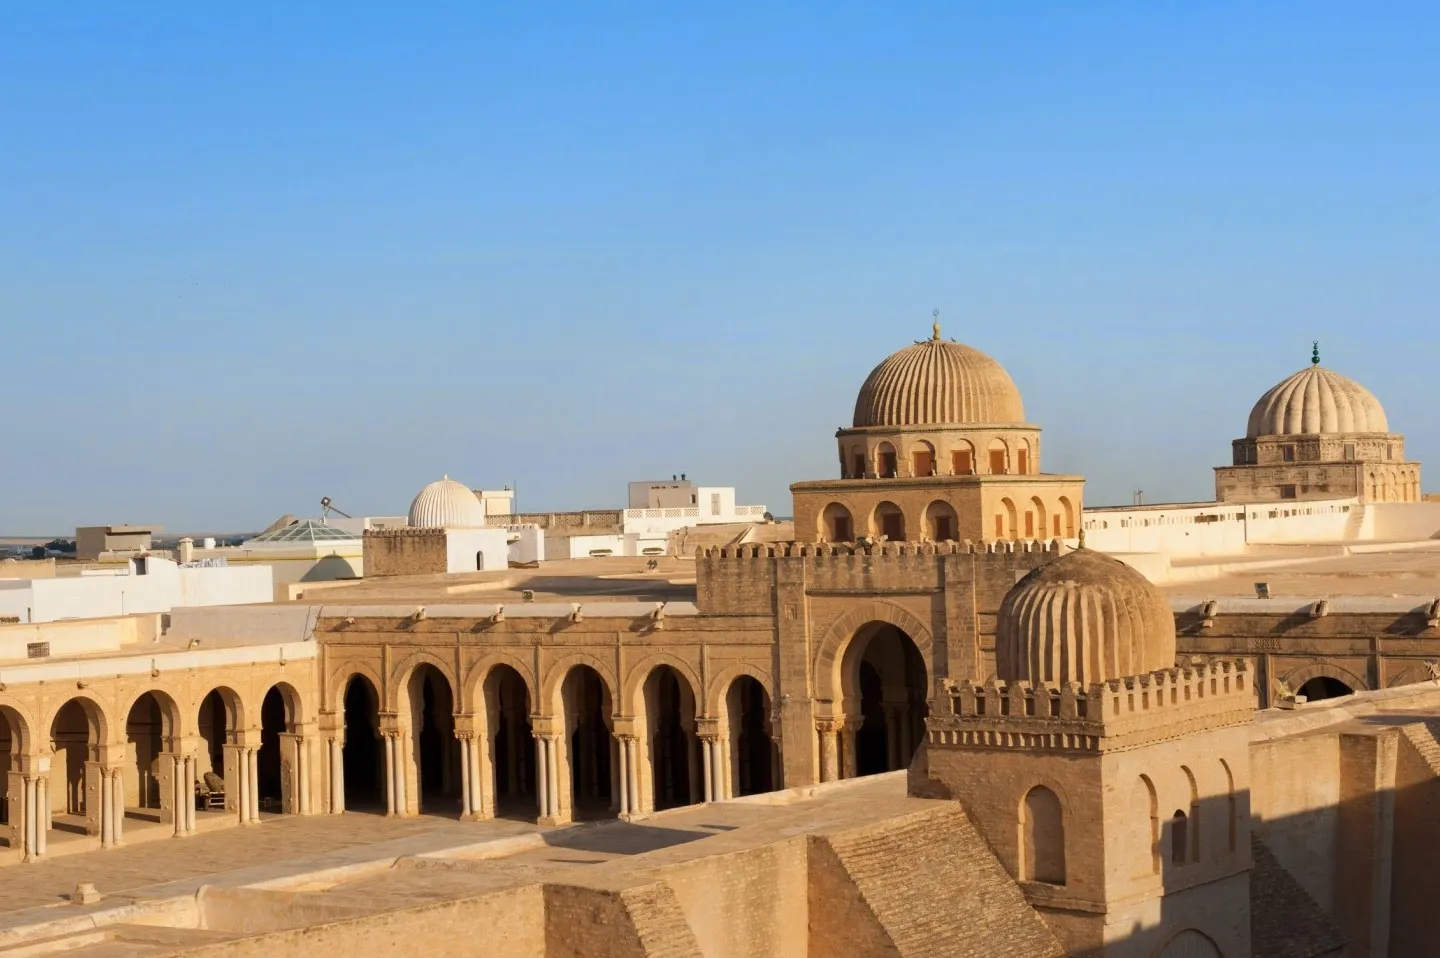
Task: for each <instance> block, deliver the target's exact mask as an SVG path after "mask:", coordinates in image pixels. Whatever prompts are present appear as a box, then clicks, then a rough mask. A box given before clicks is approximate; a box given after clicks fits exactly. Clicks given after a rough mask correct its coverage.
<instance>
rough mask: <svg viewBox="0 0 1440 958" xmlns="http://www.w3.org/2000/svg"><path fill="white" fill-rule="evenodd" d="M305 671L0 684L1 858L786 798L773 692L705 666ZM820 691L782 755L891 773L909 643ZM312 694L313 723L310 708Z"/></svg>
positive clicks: (914, 677) (905, 752)
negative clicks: (294, 827)
mask: <svg viewBox="0 0 1440 958" xmlns="http://www.w3.org/2000/svg"><path fill="white" fill-rule="evenodd" d="M331 651H333V650H331ZM317 666H318V662H316V661H315V660H313V659H307V660H303V661H300V662H291V663H290V664H289V665H288V666H286V665H284V664H279V663H276V664H268V663H267V664H266V665H265V666H260V665H258V664H254V663H249V664H245V665H236V666H233V667H229V668H225V667H211V668H197V669H194V670H187V671H185V672H183V673H181V672H179V671H178V670H177V671H176V672H174V673H171V672H162V673H160V674H156V675H150V676H148V681H147V680H145V679H142V678H139V677H130V678H128V679H127V678H125V677H123V676H122V677H117V678H112V679H111V680H109V681H100V680H96V681H94V682H87V681H84V680H82V681H79V682H77V683H75V685H74V686H69V685H65V686H58V685H57V684H56V683H38V682H37V683H33V684H32V683H25V682H7V685H6V689H5V690H4V691H3V692H0V785H3V793H0V843H3V844H5V845H8V847H9V848H10V849H11V850H14V851H15V852H17V853H19V855H20V857H22V858H23V859H24V860H26V861H33V860H37V859H41V858H44V857H45V856H46V855H47V854H49V853H50V846H51V845H52V844H53V843H54V842H56V841H65V842H76V841H88V842H93V843H94V844H96V845H98V846H99V847H104V848H109V847H114V846H118V845H120V844H122V843H124V841H125V836H126V833H127V831H129V830H132V829H147V830H150V831H152V832H153V831H154V830H155V829H165V830H166V831H168V832H169V833H170V834H173V835H174V836H176V837H184V836H188V835H193V834H195V833H196V832H197V831H200V830H203V829H206V828H210V827H218V826H222V825H228V824H237V825H246V824H253V823H256V822H258V821H259V820H260V818H261V815H262V813H265V814H270V813H287V814H301V815H305V814H321V813H340V812H344V811H347V810H351V811H372V812H383V813H385V814H388V815H394V816H408V815H415V814H420V813H422V812H423V813H430V814H442V815H452V814H453V815H456V816H458V817H460V818H462V819H465V820H476V819H485V818H491V817H495V816H497V815H499V816H518V817H525V818H529V817H534V818H536V819H537V820H538V821H540V822H541V823H545V824H557V823H564V822H570V821H575V820H583V819H589V818H598V817H608V816H621V817H631V816H637V815H643V814H647V813H649V812H652V811H656V810H661V809H665V808H671V807H676V806H680V805H687V804H692V803H696V802H704V801H721V800H725V799H729V798H734V797H738V796H743V795H750V794H756V793H760V792H766V791H771V790H774V789H777V788H781V787H784V785H785V776H784V773H783V771H782V769H783V764H782V748H781V745H782V743H781V734H780V726H779V722H778V721H777V715H776V712H775V706H774V703H775V698H776V697H775V688H776V685H775V682H774V679H773V677H772V675H771V674H770V672H769V671H768V670H767V669H764V668H761V667H759V666H757V665H755V664H753V663H747V662H743V661H738V660H734V661H728V662H725V663H719V664H716V663H711V667H710V668H708V669H707V673H706V678H705V679H704V680H702V678H701V676H700V674H698V673H697V670H696V669H695V668H694V667H693V666H692V665H691V664H690V663H688V662H687V661H685V660H684V659H683V658H681V657H679V656H676V655H672V654H670V653H668V652H664V651H652V652H651V653H650V654H648V655H647V656H646V657H644V658H643V659H641V660H640V661H638V662H637V663H635V664H634V665H633V666H632V667H630V668H629V669H628V670H626V672H625V673H624V675H623V678H617V675H616V671H615V669H614V667H613V666H612V665H610V664H608V663H606V662H605V661H603V660H602V659H600V658H597V657H595V656H593V655H590V654H588V653H584V652H576V653H573V654H571V655H568V656H567V657H565V658H563V659H561V660H559V661H557V662H555V663H553V664H551V665H550V666H549V667H548V668H546V669H544V670H543V671H542V674H541V676H540V678H539V679H538V680H537V678H536V675H535V670H534V669H532V668H531V667H530V664H529V663H527V662H526V661H525V660H524V659H522V658H518V657H515V658H510V657H506V656H503V655H502V656H492V657H491V659H490V660H488V661H486V662H484V663H482V664H480V665H477V666H475V667H472V668H471V669H469V670H468V671H467V672H466V673H465V675H464V677H463V679H457V677H456V674H455V670H454V668H453V667H451V666H450V665H449V664H447V663H446V662H445V661H444V660H442V659H440V658H438V657H436V656H434V655H431V654H429V653H428V652H427V653H418V654H416V655H413V656H411V657H410V658H409V659H407V660H405V661H404V662H402V663H401V664H400V665H399V666H398V667H396V668H394V669H392V670H390V671H389V681H386V680H383V679H382V678H381V676H380V674H379V672H378V670H376V669H375V668H373V666H371V665H369V664H367V663H365V662H348V663H346V662H340V663H337V664H336V666H335V667H333V668H330V669H327V675H328V676H329V678H327V679H326V685H327V687H326V688H323V689H322V688H321V683H320V680H319V679H318V677H317V676H316V675H315V671H316V667H317ZM834 674H835V676H836V679H835V683H836V685H835V688H836V689H837V690H838V691H837V692H836V693H835V694H834V696H833V700H827V701H826V702H825V703H822V705H821V706H820V707H818V708H817V712H816V721H815V724H814V737H813V738H812V739H811V740H810V741H809V742H804V743H801V745H800V747H802V748H809V749H813V750H814V751H813V753H812V754H813V755H814V756H815V758H816V762H817V765H816V767H817V769H818V775H817V776H816V778H818V780H820V781H831V780H835V779H837V778H844V777H850V776H855V775H866V774H872V773H876V772H883V771H888V770H891V769H897V768H903V767H905V766H906V765H907V764H908V762H909V759H910V757H911V755H912V754H913V752H914V750H915V748H916V747H917V746H918V744H919V742H920V741H921V737H922V736H923V734H924V716H925V700H926V688H927V678H926V676H927V674H928V670H927V665H926V662H925V660H924V657H923V655H922V654H921V652H920V651H919V650H918V649H917V647H916V645H915V643H914V642H913V641H912V640H910V638H909V637H908V636H907V634H906V633H905V632H904V631H902V630H901V629H899V628H897V627H895V626H893V625H889V624H886V623H883V622H875V623H870V624H867V625H865V626H863V627H861V628H860V629H859V630H858V631H856V632H855V634H854V636H853V637H852V638H851V639H850V640H849V641H847V642H846V644H845V646H844V649H843V651H842V652H841V653H840V654H839V656H838V658H837V660H836V662H835V664H834ZM8 677H9V676H8V675H7V678H8ZM57 688H62V689H63V691H60V692H57ZM322 692H324V693H325V699H326V701H327V702H328V703H330V707H329V708H319V707H317V706H318V705H319V703H320V700H321V693H322ZM811 780H812V781H813V780H814V779H811ZM791 784H804V783H803V782H801V783H794V782H792V783H791Z"/></svg>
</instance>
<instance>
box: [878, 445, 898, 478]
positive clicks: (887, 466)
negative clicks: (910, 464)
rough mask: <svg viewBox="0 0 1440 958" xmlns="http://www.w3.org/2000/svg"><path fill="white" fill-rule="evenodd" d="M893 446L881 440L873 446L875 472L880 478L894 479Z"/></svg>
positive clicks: (894, 461)
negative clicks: (877, 444)
mask: <svg viewBox="0 0 1440 958" xmlns="http://www.w3.org/2000/svg"><path fill="white" fill-rule="evenodd" d="M896 462H897V460H896V457H895V447H894V446H892V445H890V444H889V443H888V442H882V443H881V444H880V445H879V446H876V447H875V474H876V475H878V476H879V477H880V478H881V479H894V478H895V473H896Z"/></svg>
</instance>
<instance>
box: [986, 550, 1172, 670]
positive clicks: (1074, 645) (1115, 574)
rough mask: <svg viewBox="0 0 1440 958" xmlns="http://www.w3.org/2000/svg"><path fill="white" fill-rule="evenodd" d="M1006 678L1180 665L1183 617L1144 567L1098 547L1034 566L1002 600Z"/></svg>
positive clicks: (999, 645) (1000, 652)
mask: <svg viewBox="0 0 1440 958" xmlns="http://www.w3.org/2000/svg"><path fill="white" fill-rule="evenodd" d="M999 619H1000V620H999V625H998V628H997V630H996V638H995V671H996V674H997V675H998V677H999V678H1000V680H1001V681H1004V682H1011V681H1026V682H1032V683H1042V682H1044V683H1056V682H1076V683H1079V684H1081V685H1089V684H1091V683H1094V682H1104V681H1107V680H1109V679H1118V678H1125V677H1127V676H1131V675H1144V674H1147V673H1150V672H1155V671H1158V670H1160V669H1169V668H1174V666H1175V617H1174V615H1173V613H1172V612H1171V611H1170V604H1169V603H1168V602H1166V601H1165V597H1164V596H1162V595H1161V594H1160V591H1159V590H1158V589H1156V588H1155V586H1153V585H1151V584H1150V582H1149V580H1148V579H1146V578H1145V577H1144V576H1143V575H1141V574H1140V573H1139V572H1136V571H1135V570H1134V569H1132V568H1130V567H1129V566H1127V565H1125V564H1124V563H1123V562H1121V561H1119V560H1118V559H1113V558H1111V557H1110V556H1107V555H1105V554H1104V553H1102V552H1096V551H1094V550H1093V549H1078V550H1076V551H1075V552H1071V553H1068V554H1067V555H1064V556H1061V557H1060V558H1059V559H1056V560H1055V561H1053V562H1050V563H1047V564H1046V565H1043V566H1041V567H1040V568H1038V569H1035V570H1033V571H1031V572H1030V573H1029V574H1028V575H1026V576H1025V578H1023V579H1021V580H1020V581H1019V582H1017V583H1016V584H1015V586H1014V588H1012V589H1011V590H1010V591H1009V592H1008V593H1007V594H1006V595H1005V598H1004V600H1003V601H1002V602H1001V603H1000V617H999Z"/></svg>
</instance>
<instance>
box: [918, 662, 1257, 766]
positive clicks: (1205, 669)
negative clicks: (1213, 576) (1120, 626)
mask: <svg viewBox="0 0 1440 958" xmlns="http://www.w3.org/2000/svg"><path fill="white" fill-rule="evenodd" d="M1254 708H1255V691H1254V688H1253V683H1252V681H1251V672H1250V668H1249V663H1248V662H1247V661H1246V660H1244V659H1239V660H1234V661H1217V662H1211V663H1208V664H1205V665H1198V666H1185V667H1179V668H1173V669H1161V670H1159V671H1155V672H1149V673H1146V674H1143V675H1133V676H1128V677H1126V678H1121V679H1112V680H1110V681H1107V682H1098V683H1094V684H1091V685H1088V686H1081V685H1079V684H1076V683H1073V682H1067V683H1060V684H1049V683H1034V684H1032V683H1030V682H1023V681H1013V682H1008V683H1005V682H1000V681H997V680H996V679H990V680H989V681H987V682H984V683H979V684H977V683H973V682H970V681H968V680H966V681H962V682H958V683H953V684H950V685H948V686H947V687H946V689H945V690H944V691H943V692H942V693H941V695H939V696H937V698H936V701H935V703H934V708H933V710H932V713H931V716H930V717H929V718H928V719H927V720H926V725H927V728H928V729H929V741H930V744H931V745H932V746H934V747H938V748H947V747H949V748H987V749H990V748H1027V749H1035V748H1051V749H1053V748H1059V749H1068V750H1081V751H1107V750H1114V749H1122V748H1128V747H1134V746H1136V745H1141V744H1148V743H1151V742H1154V741H1156V740H1158V739H1163V738H1169V737H1177V736H1179V735H1183V734H1186V733H1187V732H1189V731H1193V730H1195V729H1199V728H1220V727H1225V726H1229V725H1234V724H1239V723H1241V722H1246V721H1249V719H1250V716H1251V714H1252V713H1253V711H1254Z"/></svg>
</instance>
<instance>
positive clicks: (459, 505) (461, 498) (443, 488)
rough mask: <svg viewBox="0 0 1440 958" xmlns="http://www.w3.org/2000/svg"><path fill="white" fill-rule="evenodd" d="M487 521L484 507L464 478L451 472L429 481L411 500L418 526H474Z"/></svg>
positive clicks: (413, 523) (413, 520) (412, 517)
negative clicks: (455, 476) (450, 474)
mask: <svg viewBox="0 0 1440 958" xmlns="http://www.w3.org/2000/svg"><path fill="white" fill-rule="evenodd" d="M483 525H485V509H484V507H482V506H481V505H480V500H479V499H477V498H476V497H475V493H474V492H472V491H471V490H470V487H469V486H467V485H465V483H463V482H456V481H455V480H454V479H451V478H450V477H449V476H445V477H444V478H443V479H439V480H437V481H435V482H432V483H430V485H428V486H426V487H425V488H424V489H421V490H420V494H419V495H418V496H416V497H415V501H414V502H412V503H410V526H411V528H415V529H444V528H450V529H457V528H458V529H473V528H479V527H481V526H483Z"/></svg>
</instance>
